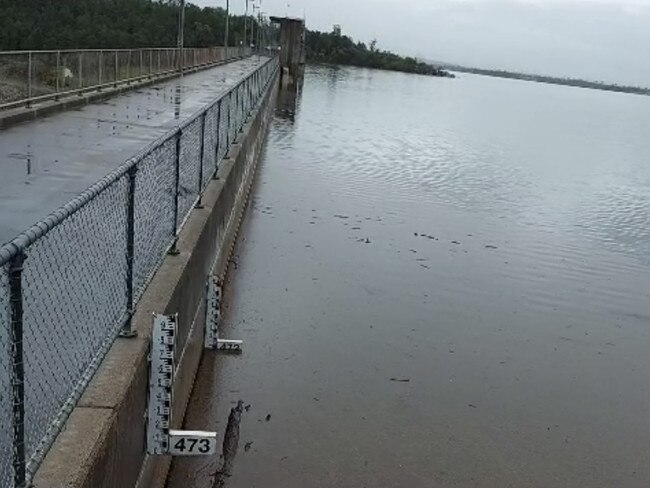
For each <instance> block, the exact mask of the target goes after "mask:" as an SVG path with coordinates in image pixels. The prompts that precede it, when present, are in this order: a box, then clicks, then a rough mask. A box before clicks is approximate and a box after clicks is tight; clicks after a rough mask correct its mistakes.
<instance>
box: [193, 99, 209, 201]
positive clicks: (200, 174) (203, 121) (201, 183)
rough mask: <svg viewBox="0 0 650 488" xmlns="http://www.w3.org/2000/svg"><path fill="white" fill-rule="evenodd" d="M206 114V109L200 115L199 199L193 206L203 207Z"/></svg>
mask: <svg viewBox="0 0 650 488" xmlns="http://www.w3.org/2000/svg"><path fill="white" fill-rule="evenodd" d="M207 114H208V111H207V110H206V111H205V112H203V115H201V150H200V151H199V153H200V154H201V156H200V159H199V199H198V200H197V202H196V205H195V207H194V208H203V201H202V199H203V159H204V158H205V117H206V115H207Z"/></svg>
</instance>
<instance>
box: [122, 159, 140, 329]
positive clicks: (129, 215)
mask: <svg viewBox="0 0 650 488" xmlns="http://www.w3.org/2000/svg"><path fill="white" fill-rule="evenodd" d="M137 172H138V167H137V166H136V165H133V166H131V168H129V172H128V183H127V203H126V314H127V316H126V322H125V324H124V325H123V326H122V330H120V337H124V338H127V339H130V338H132V337H136V336H137V335H138V333H137V331H134V330H133V329H132V328H131V324H132V322H133V313H134V312H135V311H134V308H133V305H134V303H133V302H134V300H133V263H134V255H135V176H136V173H137Z"/></svg>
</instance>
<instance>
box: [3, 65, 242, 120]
mask: <svg viewBox="0 0 650 488" xmlns="http://www.w3.org/2000/svg"><path fill="white" fill-rule="evenodd" d="M251 56H252V55H251ZM244 58H245V57H237V58H231V59H229V60H227V61H217V62H215V63H209V64H203V65H200V66H197V67H195V68H187V69H185V70H184V71H183V74H184V75H187V74H192V73H196V72H198V71H203V70H206V69H210V68H214V67H216V66H221V65H224V64H228V63H232V62H235V61H239V60H241V59H244ZM178 77H180V74H179V73H178V72H167V73H164V74H158V75H151V76H150V77H149V76H147V77H143V78H142V79H137V80H134V81H129V82H126V81H121V82H119V83H120V85H119V86H117V87H115V86H106V87H102V89H101V91H100V90H92V89H89V91H87V92H81V93H73V94H70V95H66V96H65V98H62V99H59V100H47V101H43V102H39V103H38V104H37V105H34V106H32V107H18V108H13V109H8V110H3V111H0V130H2V129H7V128H8V127H11V126H13V125H17V124H20V123H22V122H27V121H30V120H34V119H38V118H41V117H47V116H48V115H52V114H55V113H58V112H63V111H65V110H70V109H73V108H77V107H81V106H83V105H88V104H90V103H97V102H101V101H103V100H106V99H108V98H111V97H114V96H116V95H120V94H122V93H125V92H128V91H130V90H135V89H137V88H142V87H145V86H150V85H154V84H156V83H160V82H161V81H166V80H170V79H173V78H178Z"/></svg>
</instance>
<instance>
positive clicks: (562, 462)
mask: <svg viewBox="0 0 650 488" xmlns="http://www.w3.org/2000/svg"><path fill="white" fill-rule="evenodd" d="M649 133H650V98H644V97H639V96H630V95H622V94H615V93H605V92H599V91H590V90H581V89H574V88H568V87H561V86H549V85H542V84H534V83H526V82H519V81H509V80H500V79H493V78H485V77H478V76H471V75H461V77H460V78H458V79H456V80H449V79H437V78H429V77H423V76H413V75H405V74H398V73H387V72H380V71H370V70H360V69H352V68H342V69H337V68H325V67H321V68H309V69H308V70H307V74H306V79H305V83H304V90H303V93H302V96H301V97H298V100H297V101H293V100H292V97H291V96H290V94H287V93H284V94H283V95H282V98H281V103H280V106H279V108H278V111H277V115H276V117H275V120H274V121H273V124H272V128H271V132H270V136H269V142H268V146H267V150H266V155H265V157H264V159H263V161H262V163H261V166H260V170H259V174H258V181H257V185H256V192H255V196H254V201H253V205H252V208H251V210H250V212H249V216H248V218H247V220H246V222H245V225H244V227H243V234H242V237H243V238H242V239H241V240H240V243H239V246H238V249H237V260H236V268H237V269H236V271H234V273H233V275H232V280H231V282H230V284H229V288H228V290H227V298H228V310H227V311H226V316H225V325H226V334H227V336H228V337H230V338H241V339H243V340H244V342H245V352H244V354H243V355H242V356H241V357H232V356H226V357H223V356H219V357H217V356H215V355H214V354H212V353H208V354H206V356H205V357H204V360H203V362H202V366H201V370H200V374H199V377H198V380H197V384H196V387H195V391H194V395H193V398H192V403H191V406H190V410H189V414H188V418H187V422H186V424H187V427H188V428H216V429H217V430H219V431H220V432H221V433H222V432H223V430H224V428H225V421H226V419H227V416H228V411H229V409H230V408H231V406H232V405H233V404H234V403H235V402H236V401H237V400H238V399H242V400H244V402H245V403H246V404H250V410H249V411H248V412H246V413H245V415H244V418H243V421H242V426H241V428H242V432H241V445H240V452H239V455H238V457H237V459H236V462H235V472H234V473H233V476H232V477H231V478H230V479H229V480H228V484H227V486H229V487H234V488H250V487H266V488H274V487H277V488H280V487H365V486H367V487H373V488H377V487H411V488H414V487H438V486H440V487H446V486H455V487H494V488H505V487H517V488H522V487H539V488H555V487H558V488H559V487H562V488H576V487H588V488H598V487H602V488H613V487H617V488H627V487H630V488H631V487H644V488H645V487H647V486H648V483H649V480H650V299H649V298H650V165H649V164H648V157H650V156H649V155H650V138H649V137H648V134H649ZM269 414H270V419H269V420H267V418H268V417H267V415H269ZM245 445H247V447H246V449H244V447H245ZM216 467H217V463H216V461H215V460H205V459H198V460H197V459H194V460H182V461H179V462H176V463H175V465H174V469H173V472H172V474H171V476H170V481H169V486H170V488H185V487H188V486H191V487H197V488H199V487H209V486H211V483H212V474H213V473H214V471H215V469H216Z"/></svg>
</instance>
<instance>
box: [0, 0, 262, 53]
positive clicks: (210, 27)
mask: <svg viewBox="0 0 650 488" xmlns="http://www.w3.org/2000/svg"><path fill="white" fill-rule="evenodd" d="M178 10H179V9H178V5H177V3H176V2H171V1H164V0H20V1H17V0H0V50H7V51H9V50H38V49H118V48H120V49H122V48H125V49H126V48H140V47H169V46H175V45H176V43H177V30H178ZM251 19H252V17H251V16H249V25H250V22H251ZM225 27H226V11H225V9H223V8H220V7H216V8H213V7H205V8H201V7H198V6H196V5H193V4H191V3H188V4H187V5H186V7H185V45H186V46H187V47H209V46H222V45H223V44H224V33H225ZM249 28H250V27H249ZM229 30H230V34H229V43H228V44H230V45H231V46H238V45H240V43H243V42H244V16H243V15H236V16H232V15H231V17H230V29H229ZM249 32H250V31H249ZM247 37H249V36H247Z"/></svg>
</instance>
